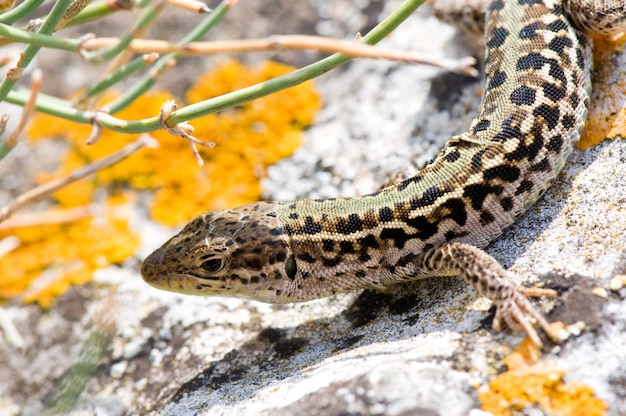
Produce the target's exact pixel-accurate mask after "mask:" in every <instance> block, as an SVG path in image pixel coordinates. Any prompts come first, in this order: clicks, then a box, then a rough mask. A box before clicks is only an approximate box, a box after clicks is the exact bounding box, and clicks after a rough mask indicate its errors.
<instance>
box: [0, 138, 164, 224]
mask: <svg viewBox="0 0 626 416" xmlns="http://www.w3.org/2000/svg"><path fill="white" fill-rule="evenodd" d="M156 143H157V142H156V141H155V140H154V139H153V138H152V137H150V136H148V135H147V134H145V135H142V136H141V137H139V139H137V140H136V141H134V142H132V143H131V144H129V145H127V146H125V147H124V148H122V149H121V150H120V151H118V152H117V153H114V154H112V155H110V156H107V157H105V158H103V159H100V160H97V161H95V162H93V163H91V164H89V165H87V166H84V167H82V168H80V169H77V170H75V171H74V172H72V173H71V174H69V175H68V176H66V177H64V178H59V179H55V180H53V181H51V182H48V183H46V184H44V185H41V186H38V187H36V188H34V189H31V190H30V191H27V192H24V193H23V194H21V195H19V196H18V197H17V198H15V199H14V200H13V202H11V203H10V204H9V205H7V206H5V207H4V208H2V209H1V210H0V222H1V221H4V220H6V219H7V218H8V217H9V216H10V215H11V214H13V213H14V212H15V211H17V210H18V209H21V208H23V207H25V206H26V205H28V204H31V203H32V202H34V201H36V200H37V199H40V198H42V197H44V196H46V195H49V194H51V193H52V192H55V191H57V190H59V189H61V188H62V187H64V186H66V185H68V184H70V183H72V182H74V181H77V180H79V179H82V178H84V177H85V176H87V175H90V174H92V173H94V172H96V171H98V170H100V169H103V168H105V167H108V166H111V165H113V164H115V163H117V162H119V161H120V160H122V159H125V158H126V157H128V156H130V155H131V154H133V153H134V152H136V151H137V150H139V149H141V148H142V147H144V146H156Z"/></svg>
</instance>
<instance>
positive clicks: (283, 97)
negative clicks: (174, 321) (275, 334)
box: [0, 61, 321, 307]
mask: <svg viewBox="0 0 626 416" xmlns="http://www.w3.org/2000/svg"><path fill="white" fill-rule="evenodd" d="M293 69H294V68H291V67H288V66H285V65H281V64H278V63H274V62H268V63H266V64H264V65H263V66H262V67H261V68H259V69H256V70H255V69H249V68H246V67H244V66H243V65H241V64H239V63H237V62H234V61H229V62H227V63H225V64H224V65H222V66H221V67H220V68H218V69H217V70H216V71H213V72H210V73H207V74H204V75H201V76H200V77H199V78H198V79H197V82H196V83H195V84H194V85H193V86H192V88H191V89H190V90H189V91H188V93H187V100H188V101H189V102H190V103H193V102H197V101H200V100H205V99H207V98H210V97H213V96H217V95H221V94H224V93H228V92H231V91H235V90H237V89H240V88H243V87H246V86H249V85H252V84H255V83H259V82H263V81H265V80H268V79H271V78H275V77H277V76H279V75H282V74H285V73H287V72H290V71H292V70H293ZM116 96H117V94H115V93H107V94H105V96H104V97H102V99H101V101H100V102H99V104H98V105H99V106H102V105H105V104H106V103H107V102H110V101H111V100H113V99H115V97H116ZM171 99H173V96H172V94H170V93H169V92H166V91H157V92H152V93H147V94H144V95H143V96H141V97H140V98H138V99H137V100H136V101H135V102H133V104H132V105H130V106H129V107H127V108H126V109H124V110H123V111H120V112H119V113H116V114H115V116H116V117H119V118H121V119H126V120H137V119H143V118H147V117H153V116H155V115H157V114H159V110H160V108H161V105H162V104H163V103H164V102H165V101H167V100H171ZM320 105H321V102H320V99H319V97H318V95H317V94H316V93H315V91H314V89H313V87H312V84H311V83H305V84H302V85H299V86H297V87H293V88H290V89H288V90H285V91H282V92H279V93H276V94H272V95H270V96H268V97H265V98H262V99H259V100H256V101H253V102H250V103H246V104H243V105H241V106H238V107H237V108H234V109H229V110H226V111H223V112H221V113H220V114H212V115H209V116H206V117H203V118H201V119H198V120H195V121H194V122H193V123H192V124H194V125H195V127H196V132H195V134H196V137H197V138H198V139H200V140H204V141H210V142H214V143H216V146H215V148H213V149H209V148H201V149H200V153H201V155H202V157H203V159H204V161H205V165H204V167H200V166H198V164H197V163H196V162H195V160H194V157H193V155H192V153H191V151H190V149H189V144H188V143H187V141H185V140H183V139H181V138H180V137H174V136H172V135H170V134H169V133H167V132H165V131H163V130H161V131H157V132H153V133H151V135H152V136H153V137H154V138H155V139H157V140H158V142H159V148H158V149H150V148H143V149H141V150H140V151H139V152H137V153H136V154H134V155H132V156H131V157H129V158H128V159H126V160H124V161H121V162H119V163H118V164H116V165H114V166H113V167H110V168H108V169H105V170H102V171H99V172H97V173H96V174H95V175H93V176H92V177H90V178H87V179H84V180H81V181H78V182H76V183H73V184H71V185H69V186H66V187H64V188H63V189H61V190H60V191H58V192H56V193H55V194H54V195H53V197H54V198H55V199H56V201H57V202H58V204H59V206H61V207H75V206H82V205H87V204H90V203H91V202H92V201H93V200H94V196H95V195H96V191H97V190H100V191H101V192H102V191H104V192H106V193H108V194H115V193H116V192H119V190H120V189H128V188H132V189H141V190H144V189H150V190H153V191H154V198H153V201H152V208H151V215H152V217H153V218H154V219H156V220H158V221H161V222H163V223H164V224H168V225H177V224H180V223H182V222H184V221H186V220H188V219H190V218H192V217H194V216H196V215H198V214H199V213H201V212H203V211H205V210H209V209H223V208H228V207H234V206H237V205H241V204H245V203H249V202H253V201H256V200H258V199H259V196H260V192H261V188H260V184H259V180H260V179H261V178H262V177H263V176H264V175H265V170H266V168H267V166H268V165H270V164H272V163H275V162H277V161H278V160H280V159H281V158H284V157H286V156H288V155H290V154H291V153H292V152H293V151H294V150H295V149H297V148H298V147H299V146H300V143H301V141H302V129H303V128H304V127H306V126H307V125H309V124H310V123H311V122H312V120H313V117H314V115H315V113H316V112H317V110H318V109H319V107H320ZM90 132H91V127H90V126H86V125H79V124H76V123H73V122H71V121H67V120H62V119H58V118H55V117H52V116H49V115H45V114H37V115H36V116H35V117H34V118H33V120H32V122H31V124H30V126H29V131H28V133H29V136H30V138H31V139H32V140H39V139H42V138H50V137H62V138H64V139H65V140H66V141H67V143H68V145H69V146H68V150H67V152H66V153H65V154H64V155H63V158H62V161H61V166H60V168H59V169H58V171H57V172H55V173H53V174H50V173H40V174H39V176H38V179H39V181H41V182H46V181H49V180H50V179H54V178H57V177H62V176H66V175H68V174H69V173H70V172H72V171H74V170H76V169H78V168H81V167H83V166H84V165H86V164H88V163H91V162H93V161H94V160H97V159H100V158H103V157H105V156H109V155H110V154H112V153H114V152H116V151H118V150H119V149H121V148H122V147H124V146H125V145H126V144H128V143H129V142H130V141H133V140H135V139H136V138H137V137H138V136H137V135H128V134H122V133H117V132H113V131H109V130H104V131H103V132H102V136H101V137H100V140H99V141H98V142H97V143H96V144H95V145H91V146H89V145H86V144H85V141H86V139H87V138H88V137H89V135H90ZM109 205H110V204H109ZM115 206H117V205H110V206H109V208H108V209H112V210H113V211H115ZM8 235H15V236H17V237H19V238H20V241H21V245H20V246H19V247H18V248H17V249H15V250H13V251H12V252H10V253H9V254H7V255H5V256H4V257H3V258H2V262H1V263H0V273H2V274H1V275H2V276H4V277H3V279H2V283H1V284H0V299H1V298H9V297H13V296H16V295H18V294H21V295H20V296H22V298H23V299H25V300H27V301H37V302H39V303H40V304H41V305H42V306H44V307H47V306H49V305H50V302H51V301H52V300H53V299H54V297H55V296H57V295H59V294H61V293H63V292H64V291H65V290H66V289H67V288H68V287H69V286H70V285H71V284H82V283H84V282H87V281H89V280H90V279H91V276H92V272H93V270H96V269H98V268H101V267H104V266H107V265H109V264H114V263H120V262H122V261H123V260H124V259H125V258H127V257H128V256H131V255H132V254H134V251H135V250H136V246H137V237H136V236H134V235H133V234H132V233H131V232H130V231H129V230H128V228H127V226H126V221H125V220H120V219H118V218H117V217H109V216H107V217H106V220H103V219H102V218H95V217H94V218H89V219H83V220H80V221H75V222H73V223H67V224H56V225H49V226H45V227H28V228H21V229H17V230H11V232H2V233H0V238H2V237H4V236H8ZM24 293H25V294H24Z"/></svg>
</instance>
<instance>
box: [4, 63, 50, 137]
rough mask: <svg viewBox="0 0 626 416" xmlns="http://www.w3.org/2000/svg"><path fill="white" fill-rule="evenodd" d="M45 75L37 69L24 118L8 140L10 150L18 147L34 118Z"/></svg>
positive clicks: (23, 113)
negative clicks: (30, 121)
mask: <svg viewBox="0 0 626 416" xmlns="http://www.w3.org/2000/svg"><path fill="white" fill-rule="evenodd" d="M42 78H43V75H42V74H41V71H40V70H39V69H35V70H34V71H33V76H32V80H31V83H30V86H31V90H30V98H29V99H28V102H27V103H26V105H25V106H24V111H23V112H22V117H21V118H20V122H19V124H18V126H17V128H16V129H15V130H14V131H13V132H12V133H11V134H10V135H9V136H8V137H7V138H6V140H5V142H4V143H5V144H6V146H7V147H8V148H9V149H12V148H14V147H15V146H16V145H17V142H18V141H19V139H20V135H21V134H22V132H23V131H24V129H25V128H26V125H27V124H28V121H29V120H30V118H31V117H32V115H33V113H34V112H35V104H36V103H37V96H38V95H39V91H41V79H42Z"/></svg>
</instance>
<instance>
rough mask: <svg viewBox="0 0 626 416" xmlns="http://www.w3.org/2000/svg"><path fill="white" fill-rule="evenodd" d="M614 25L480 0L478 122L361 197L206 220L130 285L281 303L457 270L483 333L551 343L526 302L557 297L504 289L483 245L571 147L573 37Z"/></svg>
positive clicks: (620, 14) (620, 17) (510, 283)
mask: <svg viewBox="0 0 626 416" xmlns="http://www.w3.org/2000/svg"><path fill="white" fill-rule="evenodd" d="M597 7H602V9H599V10H598V9H596V8H597ZM592 17H596V18H597V19H596V20H593V19H592ZM599 19H604V20H602V21H599ZM625 23H626V6H625V5H624V2H623V1H622V0H603V1H601V2H597V1H595V2H594V1H593V0H494V1H491V2H489V4H488V7H487V11H486V17H485V27H484V33H485V34H484V36H485V45H486V47H485V89H484V92H483V96H482V101H481V105H480V109H479V114H478V116H477V117H476V118H475V119H474V121H473V122H472V125H471V126H470V128H469V130H468V131H467V132H465V133H463V134H461V135H459V136H454V137H452V138H451V139H450V140H449V141H448V142H447V144H446V145H445V147H444V148H443V149H442V150H441V151H440V153H439V154H438V156H436V157H435V158H434V159H433V160H432V161H431V162H430V163H428V164H427V165H426V166H425V167H424V168H422V169H421V170H419V171H417V172H416V173H414V174H413V175H411V176H408V177H405V178H404V179H403V180H400V181H398V182H397V183H394V184H391V185H389V186H386V187H384V188H382V189H380V190H378V191H376V192H373V193H371V194H368V195H364V196H359V197H343V198H331V199H318V200H296V201H288V202H267V201H260V202H256V203H251V204H247V205H243V206H241V207H238V208H234V209H229V210H222V211H209V212H205V213H203V214H201V215H199V216H198V217H196V218H195V219H193V220H192V221H190V222H189V223H188V224H187V225H186V226H185V227H184V228H183V229H182V231H180V233H178V234H177V235H175V236H174V237H172V238H171V239H169V240H168V241H167V242H165V243H164V244H163V245H162V246H161V247H160V248H158V249H157V250H156V251H154V252H153V253H152V254H150V255H149V256H148V257H147V258H146V259H145V260H144V262H143V264H142V268H141V274H142V277H143V279H144V280H145V281H146V282H147V283H148V284H150V285H151V286H153V287H156V288H159V289H164V290H169V291H174V292H179V293H185V294H192V295H219V296H235V297H243V298H248V299H254V300H258V301H262V302H268V303H292V302H303V301H308V300H312V299H317V298H322V297H327V296H331V295H334V294H337V293H342V292H346V291H352V290H357V289H378V290H384V289H385V288H386V287H388V286H389V285H392V284H397V283H402V282H408V281H412V280H415V279H422V278H429V277H446V276H456V275H460V276H461V277H462V278H463V280H464V281H465V282H467V284H469V285H471V286H472V287H474V288H475V289H476V291H477V292H478V293H479V294H480V295H482V296H485V297H486V298H488V299H489V300H491V301H492V302H493V304H494V305H495V307H496V313H495V317H494V319H493V323H492V327H493V329H494V330H495V331H500V330H501V329H502V328H503V324H504V323H505V324H506V325H507V326H508V327H509V328H511V329H512V330H515V331H525V333H526V334H527V335H528V336H529V338H530V339H531V340H532V341H533V342H534V343H535V344H536V345H538V346H542V345H543V342H542V339H541V338H540V336H539V333H538V332H537V329H535V326H539V327H540V328H541V330H543V332H544V333H545V334H546V335H547V336H548V337H549V338H550V339H551V340H552V341H554V342H560V341H561V340H562V339H561V337H562V334H560V333H559V331H558V330H556V329H553V327H552V326H551V325H550V323H549V322H548V321H547V320H546V318H545V317H544V316H543V314H542V313H540V312H539V311H538V310H537V309H536V308H535V307H534V306H533V305H532V303H531V302H530V300H529V299H528V297H534V296H547V297H556V296H557V292H556V291H554V290H552V289H548V288H539V287H524V286H521V285H519V284H517V283H516V282H515V281H514V279H513V276H512V274H511V273H510V272H509V271H507V270H506V269H504V268H503V267H502V266H501V265H500V264H499V263H498V262H497V260H495V259H494V258H493V257H491V256H490V255H489V254H488V253H487V252H485V251H484V250H483V249H484V248H485V247H486V246H487V245H488V244H489V242H491V241H492V240H493V239H495V238H496V237H497V236H499V235H500V234H501V233H502V231H503V230H504V229H505V228H506V227H508V226H510V225H511V224H513V223H514V222H515V220H516V219H517V218H519V217H520V216H521V215H522V214H523V213H524V212H525V211H527V210H528V208H529V207H530V206H532V205H533V204H534V203H535V202H536V201H537V200H538V199H539V198H540V197H541V195H542V194H543V193H544V192H545V191H546V189H548V187H549V186H550V185H551V184H552V183H553V182H554V180H555V178H556V176H557V175H558V173H559V172H560V171H561V170H562V168H563V166H564V164H565V163H566V160H567V158H568V156H569V155H570V153H571V152H572V150H573V147H574V146H575V145H576V143H577V142H578V139H579V137H580V135H581V131H582V128H583V125H584V120H585V116H586V112H587V106H588V100H589V93H590V88H591V82H590V67H591V56H592V54H591V40H590V35H589V34H588V32H586V31H588V30H590V29H593V30H595V32H597V33H601V34H607V33H611V32H615V31H620V30H623V26H624V25H625Z"/></svg>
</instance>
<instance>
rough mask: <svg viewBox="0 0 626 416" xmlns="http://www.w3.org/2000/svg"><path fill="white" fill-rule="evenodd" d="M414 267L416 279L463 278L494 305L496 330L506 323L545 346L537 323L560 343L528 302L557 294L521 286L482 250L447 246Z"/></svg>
mask: <svg viewBox="0 0 626 416" xmlns="http://www.w3.org/2000/svg"><path fill="white" fill-rule="evenodd" d="M414 266H415V270H414V273H415V275H416V276H454V275H461V276H462V277H463V279H464V280H465V281H466V282H467V283H468V284H470V285H472V286H473V287H474V288H475V289H476V290H477V291H478V293H479V294H481V295H482V296H485V297H486V298H488V299H490V300H491V301H492V302H493V303H494V304H495V306H496V308H497V309H496V316H495V318H494V320H493V329H494V330H495V331H500V330H501V329H502V322H503V321H504V322H506V324H507V325H508V326H509V327H510V328H511V329H512V330H514V331H520V330H524V331H525V332H526V333H527V334H528V336H529V337H530V338H531V339H532V341H533V342H534V343H535V344H536V345H538V346H542V345H543V343H542V342H541V340H540V339H539V335H538V334H537V331H535V328H534V327H533V322H532V321H533V320H534V321H536V322H537V323H538V324H539V326H540V327H541V328H542V329H543V330H544V332H545V333H546V334H547V335H548V336H549V337H550V338H551V339H552V340H553V341H555V342H556V341H559V339H560V337H559V335H558V334H557V333H556V331H555V330H554V329H552V327H551V326H550V324H549V323H548V321H546V319H545V318H544V317H543V316H542V315H541V313H539V312H538V311H537V310H536V309H535V307H534V306H533V305H532V304H531V303H530V301H529V300H528V299H527V297H528V296H548V297H556V296H557V293H556V292H555V291H554V290H552V289H540V288H525V287H522V286H520V285H518V284H517V283H515V282H514V281H513V279H512V277H511V274H510V273H509V272H508V271H506V270H505V269H504V268H503V267H502V266H501V265H500V264H499V263H498V262H497V261H496V260H495V259H494V258H493V257H491V256H490V255H489V254H487V253H486V252H484V251H483V250H481V249H479V248H477V247H474V246H471V245H469V244H464V243H456V242H452V243H446V244H444V245H442V246H440V247H436V248H433V249H431V250H429V251H427V252H426V253H424V254H423V255H422V256H420V257H418V259H417V260H416V262H415V263H414Z"/></svg>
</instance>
